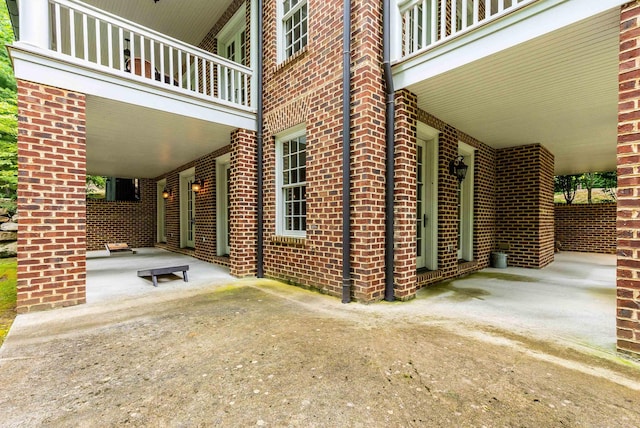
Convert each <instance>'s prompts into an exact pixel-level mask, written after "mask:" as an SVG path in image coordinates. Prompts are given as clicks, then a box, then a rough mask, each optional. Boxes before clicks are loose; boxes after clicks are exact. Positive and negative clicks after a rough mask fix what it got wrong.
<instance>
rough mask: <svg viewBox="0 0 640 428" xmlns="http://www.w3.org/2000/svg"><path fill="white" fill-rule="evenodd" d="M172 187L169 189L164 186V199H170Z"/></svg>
mask: <svg viewBox="0 0 640 428" xmlns="http://www.w3.org/2000/svg"><path fill="white" fill-rule="evenodd" d="M171 193H172V192H171V189H167V188H166V187H165V188H164V190H163V191H162V199H169V197H170V196H171Z"/></svg>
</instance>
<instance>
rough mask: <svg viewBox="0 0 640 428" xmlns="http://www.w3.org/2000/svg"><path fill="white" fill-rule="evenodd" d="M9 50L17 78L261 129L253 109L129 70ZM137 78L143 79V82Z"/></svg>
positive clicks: (48, 52)
mask: <svg viewBox="0 0 640 428" xmlns="http://www.w3.org/2000/svg"><path fill="white" fill-rule="evenodd" d="M9 49H10V53H11V58H12V60H13V68H14V74H15V77H16V79H22V80H27V81H30V82H35V83H41V84H43V85H48V86H53V87H57V88H62V89H66V90H70V91H76V92H80V93H84V94H87V95H95V96H97V97H102V98H108V99H111V100H116V101H121V102H124V103H129V104H134V105H139V106H143V107H147V108H151V109H155V110H161V111H166V112H168V113H173V114H178V115H182V116H187V117H193V118H196V119H201V120H205V121H208V122H215V123H221V124H224V125H228V126H232V127H235V128H242V129H247V130H249V131H256V130H257V126H256V116H255V112H254V111H253V110H251V111H245V110H241V109H237V108H234V107H232V106H226V105H224V102H207V101H204V100H200V99H198V98H197V97H192V96H188V95H182V94H179V93H174V92H172V91H171V90H164V89H162V88H155V87H154V84H153V83H154V82H151V84H149V83H146V82H145V80H148V79H145V78H142V77H139V76H135V75H133V76H130V75H129V73H127V76H126V77H127V78H120V77H118V76H117V75H115V74H111V73H108V72H104V71H101V70H97V69H92V68H88V67H86V66H80V65H79V64H74V63H71V62H69V61H66V60H60V59H57V58H53V57H52V56H51V52H50V51H44V52H42V53H38V52H36V49H33V47H29V49H24V48H23V46H20V45H19V44H16V45H14V46H10V47H9ZM96 68H97V67H96ZM137 80H140V83H138V82H137Z"/></svg>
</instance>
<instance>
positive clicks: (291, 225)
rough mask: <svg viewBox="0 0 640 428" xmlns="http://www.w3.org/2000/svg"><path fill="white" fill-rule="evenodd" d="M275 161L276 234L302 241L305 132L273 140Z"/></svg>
mask: <svg viewBox="0 0 640 428" xmlns="http://www.w3.org/2000/svg"><path fill="white" fill-rule="evenodd" d="M276 161H277V162H276V186H277V196H276V210H277V220H276V229H277V233H278V234H279V235H288V236H297V237H305V236H306V229H307V200H306V197H307V196H306V188H307V174H306V164H307V140H306V135H305V129H304V128H302V129H296V130H294V131H292V132H289V133H287V134H283V135H281V136H280V137H278V138H277V139H276Z"/></svg>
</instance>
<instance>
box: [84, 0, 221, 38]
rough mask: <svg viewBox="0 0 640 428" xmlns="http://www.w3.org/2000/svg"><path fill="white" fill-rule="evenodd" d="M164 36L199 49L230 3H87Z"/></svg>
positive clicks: (192, 0) (102, 0) (141, 0)
mask: <svg viewBox="0 0 640 428" xmlns="http://www.w3.org/2000/svg"><path fill="white" fill-rule="evenodd" d="M84 2H85V3H87V4H90V5H92V6H95V7H97V8H99V9H102V10H104V11H107V12H110V13H112V14H114V15H118V16H120V17H123V18H125V19H128V20H129V21H133V22H135V23H138V24H140V25H143V26H145V27H147V28H151V29H153V30H156V31H158V32H160V33H162V34H165V35H168V36H171V37H173V38H175V39H178V40H181V41H183V42H186V43H189V44H192V45H194V46H198V44H199V43H200V42H201V41H202V39H204V37H205V36H206V35H207V34H208V32H209V30H211V28H212V27H213V26H214V25H215V24H216V22H218V20H219V19H220V18H221V17H222V15H223V13H224V12H225V11H226V10H227V8H228V7H229V6H230V5H231V0H227V1H225V0H188V1H184V0H183V1H176V0H159V1H158V2H157V3H155V2H154V1H153V0H84Z"/></svg>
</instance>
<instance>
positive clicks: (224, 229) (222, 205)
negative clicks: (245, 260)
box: [216, 153, 231, 256]
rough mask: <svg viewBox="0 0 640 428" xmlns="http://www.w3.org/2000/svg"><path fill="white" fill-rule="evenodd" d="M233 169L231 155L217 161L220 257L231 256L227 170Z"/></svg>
mask: <svg viewBox="0 0 640 428" xmlns="http://www.w3.org/2000/svg"><path fill="white" fill-rule="evenodd" d="M230 169H231V154H230V153H227V154H226V155H222V156H220V157H218V158H217V159H216V252H217V254H218V256H224V255H227V254H231V248H230V247H231V245H230V244H229V243H228V238H229V234H230V233H231V230H229V229H230V228H229V218H228V212H229V211H228V209H229V206H228V202H227V201H228V191H229V190H231V189H230V188H229V187H228V186H229V184H228V182H227V175H226V172H227V170H230Z"/></svg>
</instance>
